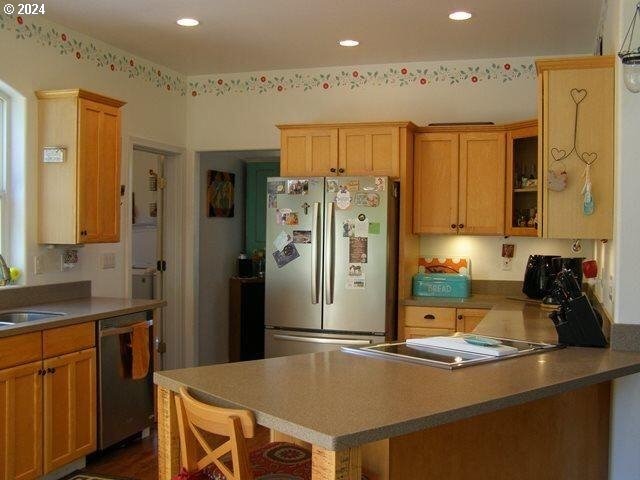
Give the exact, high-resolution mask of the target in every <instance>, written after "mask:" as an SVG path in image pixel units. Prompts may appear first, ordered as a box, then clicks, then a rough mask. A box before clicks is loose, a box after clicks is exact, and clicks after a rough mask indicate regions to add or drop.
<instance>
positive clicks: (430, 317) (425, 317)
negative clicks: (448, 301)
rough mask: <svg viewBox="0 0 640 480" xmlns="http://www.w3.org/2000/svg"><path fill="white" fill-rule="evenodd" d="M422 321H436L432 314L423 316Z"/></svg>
mask: <svg viewBox="0 0 640 480" xmlns="http://www.w3.org/2000/svg"><path fill="white" fill-rule="evenodd" d="M424 319H425V320H435V319H436V316H435V315H434V314H432V313H427V314H426V315H425V316H424Z"/></svg>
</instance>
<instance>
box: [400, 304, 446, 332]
mask: <svg viewBox="0 0 640 480" xmlns="http://www.w3.org/2000/svg"><path fill="white" fill-rule="evenodd" d="M404 324H405V325H406V326H408V327H427V328H449V329H452V330H455V328H456V309H455V308H442V307H405V311H404Z"/></svg>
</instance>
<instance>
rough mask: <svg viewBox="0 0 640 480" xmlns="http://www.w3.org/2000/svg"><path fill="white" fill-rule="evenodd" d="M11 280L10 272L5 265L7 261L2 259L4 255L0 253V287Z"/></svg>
mask: <svg viewBox="0 0 640 480" xmlns="http://www.w3.org/2000/svg"><path fill="white" fill-rule="evenodd" d="M10 281H11V272H10V271H9V267H7V262H5V261H4V257H3V256H2V254H0V287H4V286H5V285H8V284H9V282H10Z"/></svg>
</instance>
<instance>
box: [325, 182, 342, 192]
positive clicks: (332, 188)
mask: <svg viewBox="0 0 640 480" xmlns="http://www.w3.org/2000/svg"><path fill="white" fill-rule="evenodd" d="M338 190H339V186H338V181H337V180H330V179H327V192H328V193H336V192H337V191H338Z"/></svg>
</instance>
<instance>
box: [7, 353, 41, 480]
mask: <svg viewBox="0 0 640 480" xmlns="http://www.w3.org/2000/svg"><path fill="white" fill-rule="evenodd" d="M41 368H42V362H41V361H38V362H33V363H29V364H26V365H21V366H19V367H13V368H7V369H5V370H0V432H1V435H0V479H2V480H30V479H33V478H38V477H40V476H41V475H42V377H41V375H40V372H41Z"/></svg>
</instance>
